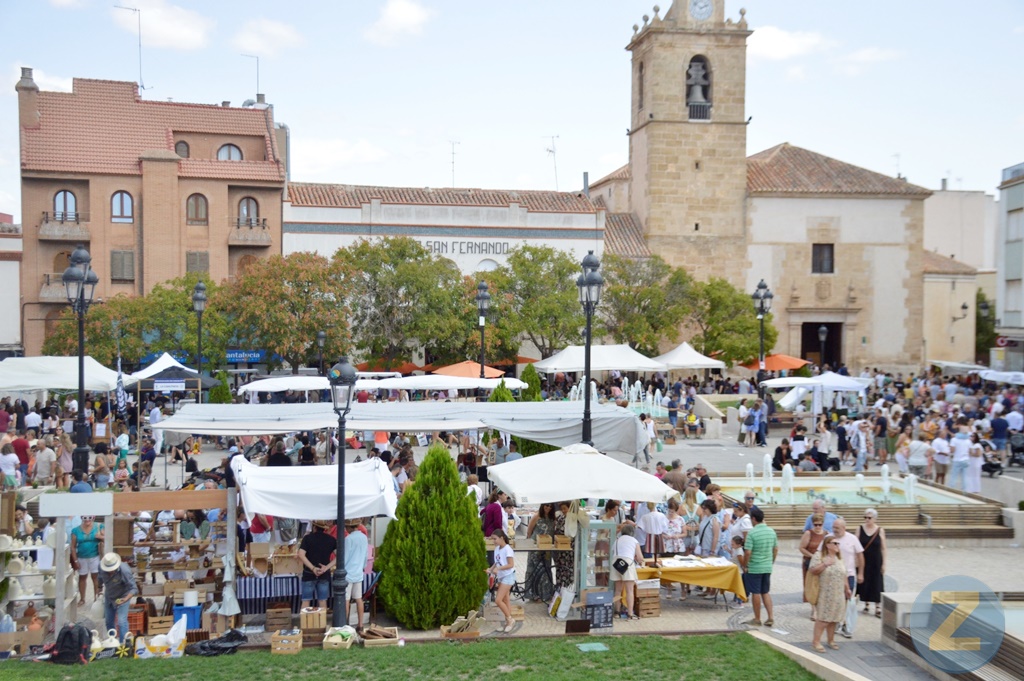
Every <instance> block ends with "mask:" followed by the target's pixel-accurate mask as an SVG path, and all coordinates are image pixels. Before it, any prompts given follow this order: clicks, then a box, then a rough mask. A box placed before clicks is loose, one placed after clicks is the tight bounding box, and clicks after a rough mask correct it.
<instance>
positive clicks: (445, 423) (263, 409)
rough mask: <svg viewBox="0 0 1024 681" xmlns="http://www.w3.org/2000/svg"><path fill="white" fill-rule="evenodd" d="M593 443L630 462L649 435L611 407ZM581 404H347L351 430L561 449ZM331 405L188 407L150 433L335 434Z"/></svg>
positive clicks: (603, 410)
mask: <svg viewBox="0 0 1024 681" xmlns="http://www.w3.org/2000/svg"><path fill="white" fill-rule="evenodd" d="M591 419H592V429H593V432H592V438H593V441H594V445H595V447H597V448H598V449H599V450H601V451H603V452H609V453H611V452H617V453H622V454H626V455H628V456H633V455H634V454H636V453H637V452H638V451H643V448H644V445H645V444H647V433H646V431H645V430H644V426H643V424H642V423H640V421H639V420H638V419H637V418H636V416H635V415H634V414H633V413H632V412H630V411H629V410H627V409H622V408H621V407H616V406H614V405H610V404H594V405H591ZM582 422H583V403H582V402H580V401H575V402H572V401H568V402H435V401H423V402H381V403H367V404H358V403H357V404H353V405H352V411H351V412H350V413H349V416H348V420H347V424H346V425H347V426H348V427H349V428H352V429H353V430H389V431H403V432H413V433H415V432H433V431H439V430H448V431H452V430H472V429H482V428H493V429H495V430H500V431H502V432H505V433H510V434H512V435H518V436H519V437H524V438H527V439H529V440H535V441H537V442H544V443H546V444H550V445H553V446H555V447H565V446H567V445H571V444H574V443H577V442H579V440H580V437H581V434H582V433H581V430H582ZM337 423H338V417H337V415H336V414H335V413H334V410H333V408H332V405H330V404H327V403H314V404H189V405H185V406H183V407H182V408H181V409H180V410H178V412H177V413H176V414H174V415H173V416H171V417H169V418H167V419H165V420H164V421H161V422H160V423H159V424H157V425H156V428H158V429H162V430H170V431H180V432H186V433H196V434H204V435H262V434H268V433H291V432H296V431H302V430H319V429H322V428H334V427H335V426H336V425H337Z"/></svg>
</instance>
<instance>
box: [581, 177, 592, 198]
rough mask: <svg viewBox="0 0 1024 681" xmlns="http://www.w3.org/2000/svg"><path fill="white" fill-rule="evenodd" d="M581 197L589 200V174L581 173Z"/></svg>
mask: <svg viewBox="0 0 1024 681" xmlns="http://www.w3.org/2000/svg"><path fill="white" fill-rule="evenodd" d="M583 195H584V196H585V197H587V198H588V199H589V198H590V173H588V172H584V173H583Z"/></svg>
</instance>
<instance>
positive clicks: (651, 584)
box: [636, 579, 661, 591]
mask: <svg viewBox="0 0 1024 681" xmlns="http://www.w3.org/2000/svg"><path fill="white" fill-rule="evenodd" d="M636 588H637V591H639V590H641V589H655V590H657V589H660V588H661V580H660V579H641V580H639V581H638V582H637V583H636Z"/></svg>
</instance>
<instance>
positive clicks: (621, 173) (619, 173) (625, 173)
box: [590, 163, 631, 187]
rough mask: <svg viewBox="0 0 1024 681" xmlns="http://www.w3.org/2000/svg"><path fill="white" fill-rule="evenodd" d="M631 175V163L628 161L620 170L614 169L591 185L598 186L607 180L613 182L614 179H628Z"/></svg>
mask: <svg viewBox="0 0 1024 681" xmlns="http://www.w3.org/2000/svg"><path fill="white" fill-rule="evenodd" d="M630 177H631V175H630V174H629V164H628V163H627V164H626V165H624V166H622V167H621V168H619V169H618V170H614V171H612V172H610V173H608V174H607V175H605V176H604V177H602V178H601V179H600V180H598V181H597V182H593V183H591V185H590V186H591V187H598V186H600V185H602V184H604V183H605V182H612V181H614V180H628V179H629V178H630Z"/></svg>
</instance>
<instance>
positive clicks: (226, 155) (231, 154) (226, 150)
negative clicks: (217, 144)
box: [217, 144, 242, 161]
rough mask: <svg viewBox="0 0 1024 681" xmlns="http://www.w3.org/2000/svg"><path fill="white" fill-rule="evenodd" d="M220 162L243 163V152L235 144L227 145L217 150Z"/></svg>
mask: <svg viewBox="0 0 1024 681" xmlns="http://www.w3.org/2000/svg"><path fill="white" fill-rule="evenodd" d="M217 160H218V161H241V160H242V150H241V149H239V148H238V147H236V146H235V145H234V144H225V145H224V146H222V147H221V148H220V149H218V150H217Z"/></svg>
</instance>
